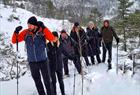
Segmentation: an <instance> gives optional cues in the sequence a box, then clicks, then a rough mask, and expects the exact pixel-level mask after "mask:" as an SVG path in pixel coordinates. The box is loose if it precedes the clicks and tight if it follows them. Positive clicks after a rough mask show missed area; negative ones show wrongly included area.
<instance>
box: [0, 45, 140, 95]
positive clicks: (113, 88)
mask: <svg viewBox="0 0 140 95" xmlns="http://www.w3.org/2000/svg"><path fill="white" fill-rule="evenodd" d="M115 51H116V49H115V48H113V62H112V63H113V69H112V70H110V71H109V72H106V69H107V64H105V63H101V64H99V65H95V66H90V67H87V70H86V71H87V72H88V74H87V75H85V76H84V95H140V73H138V74H136V75H134V76H133V77H131V72H130V71H128V72H127V73H126V74H124V75H123V74H122V73H121V72H119V73H118V75H117V74H116V71H115V63H116V60H115V59H116V56H115V54H116V52H115ZM69 67H70V68H69V69H70V77H68V78H65V79H64V84H65V90H66V95H73V84H74V75H73V74H74V66H73V64H72V63H71V61H69ZM81 83H82V82H81V75H79V74H77V72H76V89H75V91H76V92H75V95H81ZM57 91H58V93H59V94H58V95H61V93H60V90H59V85H57ZM0 92H1V95H16V79H14V80H11V81H7V82H1V91H0ZM19 95H38V94H37V91H36V88H35V85H34V82H33V80H32V78H31V76H30V73H29V72H28V73H27V74H26V75H25V76H23V77H21V78H20V79H19Z"/></svg>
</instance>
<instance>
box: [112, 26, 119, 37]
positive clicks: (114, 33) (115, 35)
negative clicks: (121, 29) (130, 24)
mask: <svg viewBox="0 0 140 95" xmlns="http://www.w3.org/2000/svg"><path fill="white" fill-rule="evenodd" d="M111 31H112V33H113V36H114V37H115V39H118V36H117V34H116V32H115V30H114V29H113V27H111Z"/></svg>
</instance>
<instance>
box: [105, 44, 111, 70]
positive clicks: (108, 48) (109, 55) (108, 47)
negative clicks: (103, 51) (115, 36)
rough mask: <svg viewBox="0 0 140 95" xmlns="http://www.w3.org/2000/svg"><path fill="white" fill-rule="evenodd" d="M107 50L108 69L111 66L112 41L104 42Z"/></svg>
mask: <svg viewBox="0 0 140 95" xmlns="http://www.w3.org/2000/svg"><path fill="white" fill-rule="evenodd" d="M106 47H107V50H108V70H109V69H111V68H112V66H111V60H112V43H107V44H106Z"/></svg>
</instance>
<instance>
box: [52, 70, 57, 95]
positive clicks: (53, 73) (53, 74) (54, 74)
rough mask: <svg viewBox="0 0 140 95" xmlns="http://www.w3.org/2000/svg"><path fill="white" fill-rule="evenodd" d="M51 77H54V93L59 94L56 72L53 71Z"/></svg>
mask: <svg viewBox="0 0 140 95" xmlns="http://www.w3.org/2000/svg"><path fill="white" fill-rule="evenodd" d="M51 78H52V84H53V89H54V94H55V95H57V91H56V82H57V80H56V72H54V71H51Z"/></svg>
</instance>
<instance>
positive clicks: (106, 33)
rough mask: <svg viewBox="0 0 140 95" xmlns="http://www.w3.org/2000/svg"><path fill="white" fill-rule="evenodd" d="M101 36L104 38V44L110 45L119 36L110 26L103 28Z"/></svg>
mask: <svg viewBox="0 0 140 95" xmlns="http://www.w3.org/2000/svg"><path fill="white" fill-rule="evenodd" d="M100 32H101V35H102V38H103V41H104V43H110V42H112V41H113V36H114V37H115V39H118V36H117V34H116V32H115V31H114V29H113V28H112V27H111V26H109V27H104V26H103V27H102V28H101V31H100Z"/></svg>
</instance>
